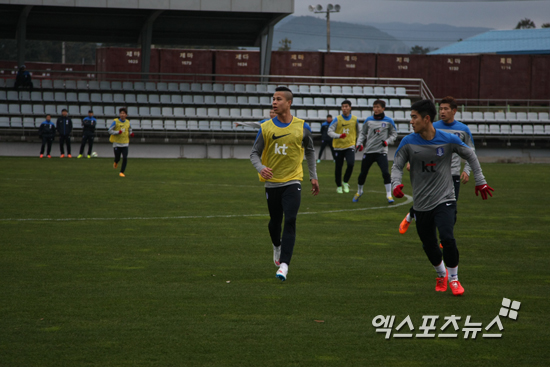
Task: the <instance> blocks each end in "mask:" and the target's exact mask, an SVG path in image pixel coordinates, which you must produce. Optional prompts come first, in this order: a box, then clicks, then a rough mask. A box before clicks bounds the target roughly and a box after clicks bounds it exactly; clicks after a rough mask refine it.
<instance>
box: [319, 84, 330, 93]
mask: <svg viewBox="0 0 550 367" xmlns="http://www.w3.org/2000/svg"><path fill="white" fill-rule="evenodd" d="M321 94H332V88H331V87H330V86H328V85H322V86H321Z"/></svg>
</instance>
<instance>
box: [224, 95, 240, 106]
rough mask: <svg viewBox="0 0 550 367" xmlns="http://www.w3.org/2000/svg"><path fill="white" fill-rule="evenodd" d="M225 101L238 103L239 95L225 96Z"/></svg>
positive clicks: (231, 103) (229, 103) (233, 103)
mask: <svg viewBox="0 0 550 367" xmlns="http://www.w3.org/2000/svg"><path fill="white" fill-rule="evenodd" d="M225 101H226V102H227V104H228V105H237V97H236V96H227V97H225Z"/></svg>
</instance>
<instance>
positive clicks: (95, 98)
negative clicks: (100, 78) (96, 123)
mask: <svg viewBox="0 0 550 367" xmlns="http://www.w3.org/2000/svg"><path fill="white" fill-rule="evenodd" d="M90 102H91V103H102V102H103V97H102V95H101V93H92V94H90Z"/></svg>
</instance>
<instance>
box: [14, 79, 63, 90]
mask: <svg viewBox="0 0 550 367" xmlns="http://www.w3.org/2000/svg"><path fill="white" fill-rule="evenodd" d="M9 81H13V82H15V79H11V80H10V79H8V80H7V81H6V82H9ZM12 86H13V84H12V85H7V83H6V87H12ZM42 89H53V82H52V81H51V80H50V79H45V80H42Z"/></svg>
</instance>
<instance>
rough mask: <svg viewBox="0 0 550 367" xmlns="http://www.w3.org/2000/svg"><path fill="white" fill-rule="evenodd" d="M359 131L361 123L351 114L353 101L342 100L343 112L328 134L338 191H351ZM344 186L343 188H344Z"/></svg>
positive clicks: (334, 121)
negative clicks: (332, 152) (345, 164)
mask: <svg viewBox="0 0 550 367" xmlns="http://www.w3.org/2000/svg"><path fill="white" fill-rule="evenodd" d="M357 131H359V123H358V120H357V117H356V116H353V115H352V114H351V102H350V101H348V100H347V99H346V100H345V101H343V102H342V114H341V115H338V117H336V118H335V119H334V120H333V121H332V124H330V126H329V128H328V136H330V137H331V138H332V139H333V140H332V146H333V147H334V150H335V152H334V155H335V159H336V165H335V169H334V176H335V180H336V192H337V193H339V194H342V193H343V192H345V193H348V192H349V179H350V178H351V174H352V173H353V165H354V164H355V140H356V139H357ZM344 159H345V160H346V162H347V168H346V173H344V184H343V185H342V167H343V166H344ZM342 186H343V188H342Z"/></svg>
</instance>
